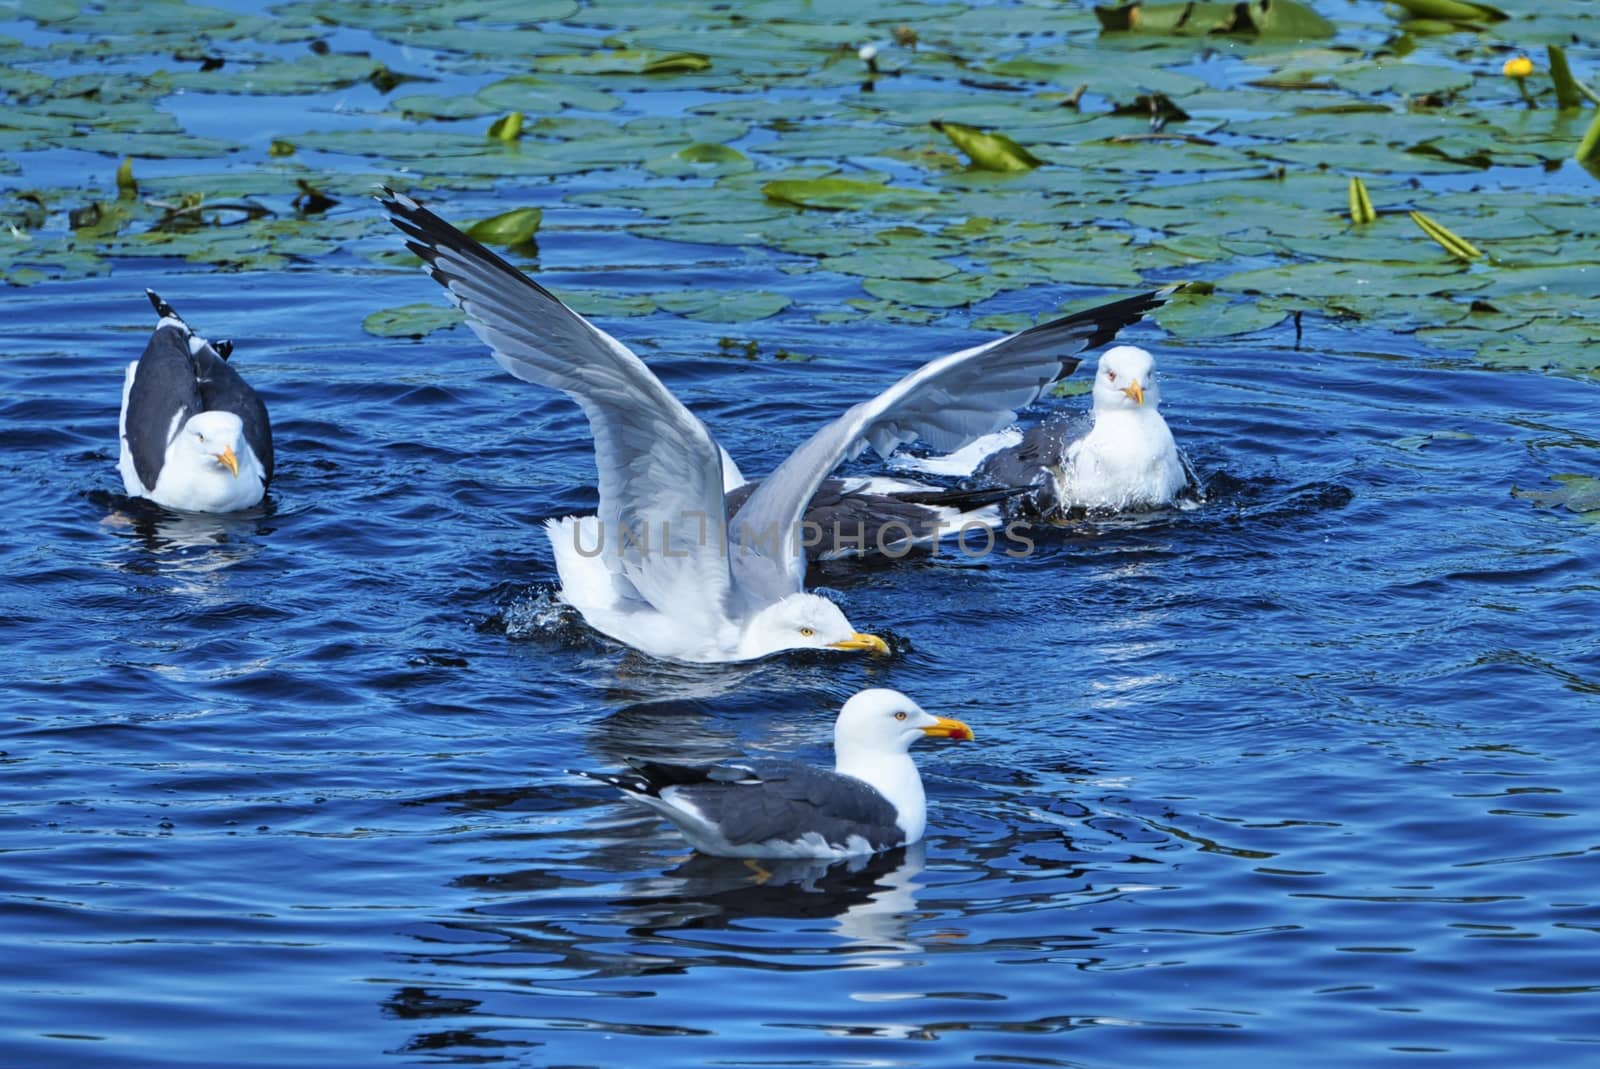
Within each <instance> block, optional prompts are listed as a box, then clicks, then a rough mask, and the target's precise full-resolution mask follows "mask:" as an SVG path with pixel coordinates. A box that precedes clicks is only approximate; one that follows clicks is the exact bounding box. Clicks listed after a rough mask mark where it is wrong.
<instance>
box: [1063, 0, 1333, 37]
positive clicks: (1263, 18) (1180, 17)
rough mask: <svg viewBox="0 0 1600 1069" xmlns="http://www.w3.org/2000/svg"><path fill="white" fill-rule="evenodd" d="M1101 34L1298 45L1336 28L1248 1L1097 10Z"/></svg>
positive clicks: (1281, 4)
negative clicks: (1229, 37)
mask: <svg viewBox="0 0 1600 1069" xmlns="http://www.w3.org/2000/svg"><path fill="white" fill-rule="evenodd" d="M1094 14H1095V17H1096V18H1097V19H1099V20H1100V28H1101V29H1102V30H1108V31H1112V32H1132V33H1156V34H1178V35H1183V36H1201V35H1206V34H1240V35H1244V36H1250V37H1277V38H1285V39H1288V38H1293V39H1299V40H1306V39H1314V38H1321V37H1332V36H1333V34H1334V25H1333V23H1331V22H1329V21H1328V20H1327V19H1325V18H1323V17H1322V16H1321V15H1319V14H1317V13H1316V12H1315V11H1313V10H1311V9H1310V8H1309V7H1306V6H1305V5H1303V4H1298V3H1295V2H1294V0H1250V2H1249V3H1234V4H1218V3H1209V4H1207V3H1166V4H1137V3H1136V4H1125V5H1124V6H1122V7H1117V8H1109V7H1097V8H1095V9H1094Z"/></svg>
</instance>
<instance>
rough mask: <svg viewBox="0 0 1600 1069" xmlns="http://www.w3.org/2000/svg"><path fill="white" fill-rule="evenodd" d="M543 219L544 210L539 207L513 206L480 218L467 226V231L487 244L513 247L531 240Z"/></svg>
mask: <svg viewBox="0 0 1600 1069" xmlns="http://www.w3.org/2000/svg"><path fill="white" fill-rule="evenodd" d="M543 219H544V212H543V211H541V210H540V209H538V208H513V209H512V210H511V211H509V212H501V213H500V214H499V215H494V216H490V217H489V218H488V219H480V220H479V221H478V222H476V223H473V224H472V225H471V226H469V227H467V230H466V233H467V236H468V237H470V238H475V239H476V240H478V241H481V242H483V243H484V244H486V245H500V246H502V247H505V248H512V247H514V246H517V245H521V244H523V243H525V242H527V241H529V240H531V239H532V238H533V235H534V234H535V233H537V232H538V230H539V224H540V222H542V221H543Z"/></svg>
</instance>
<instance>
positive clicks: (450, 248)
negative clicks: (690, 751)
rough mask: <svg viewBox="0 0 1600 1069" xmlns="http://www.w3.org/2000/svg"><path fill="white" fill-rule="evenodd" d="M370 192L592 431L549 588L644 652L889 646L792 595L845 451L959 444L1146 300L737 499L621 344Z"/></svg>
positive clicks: (506, 360) (926, 379)
mask: <svg viewBox="0 0 1600 1069" xmlns="http://www.w3.org/2000/svg"><path fill="white" fill-rule="evenodd" d="M378 200H379V201H380V202H381V203H382V204H383V206H384V207H385V208H386V209H387V210H388V212H389V217H390V221H391V222H392V223H393V224H394V225H395V226H396V227H397V228H398V229H399V230H400V232H401V233H402V234H403V235H404V236H405V238H406V246H407V247H408V248H409V249H411V251H412V252H414V253H416V254H417V255H418V256H420V257H421V258H422V261H423V264H424V266H425V267H426V269H427V271H428V273H429V274H430V275H431V276H432V277H433V279H434V281H436V282H438V283H439V284H440V285H442V286H443V287H444V288H445V290H446V291H447V292H448V293H449V295H450V297H451V299H452V300H453V301H454V302H455V303H456V304H457V305H459V306H460V307H461V309H462V310H463V311H464V312H465V313H466V317H467V323H468V325H469V326H470V327H471V328H472V330H473V331H474V332H475V333H476V334H477V335H478V337H479V338H481V339H483V341H484V342H485V343H486V344H487V345H488V346H489V349H490V351H491V354H492V355H493V357H494V359H495V361H496V362H497V363H499V364H500V366H501V367H503V368H505V369H506V370H507V371H509V372H511V374H513V375H515V376H516V377H517V378H519V379H523V380H524V381H527V382H535V383H539V384H541V385H543V386H547V387H551V388H554V389H558V390H562V391H564V392H565V393H567V395H568V396H570V397H571V398H572V399H573V400H574V401H576V402H577V403H578V405H579V406H580V407H581V408H582V409H583V410H584V414H585V415H587V416H588V418H589V429H590V432H591V433H592V434H593V436H594V443H595V463H596V467H597V469H598V475H599V478H598V483H599V506H598V511H597V513H596V515H593V516H582V517H576V516H569V517H566V518H564V519H553V520H550V521H548V522H547V524H546V531H547V533H548V535H549V537H550V543H551V547H552V549H553V551H554V554H555V562H556V571H557V572H558V574H559V575H560V579H561V596H562V597H563V598H564V599H565V600H566V601H567V602H568V603H569V604H571V605H572V606H573V607H575V608H576V609H578V611H579V612H580V613H582V615H583V617H584V619H585V620H586V621H587V622H588V623H589V624H590V626H592V627H594V628H595V629H596V630H598V631H601V632H603V633H604V634H607V635H609V636H611V637H612V638H614V639H617V640H618V641H620V642H623V643H626V644H627V645H629V646H632V647H634V648H636V649H638V650H641V651H643V652H645V653H648V654H650V655H652V656H656V657H661V658H667V659H671V660H679V661H690V662H721V661H743V660H751V659H754V658H758V657H763V656H766V655H768V654H771V653H776V652H778V651H781V650H788V649H802V648H831V649H842V650H871V651H875V652H879V653H882V652H887V648H888V647H887V644H886V643H885V642H884V641H883V640H882V639H881V638H878V637H877V636H875V635H870V634H863V633H861V632H858V631H856V630H855V628H854V627H852V626H851V624H850V623H849V621H848V620H846V619H845V615H844V613H843V612H841V611H840V609H839V607H838V606H837V605H835V604H834V603H833V602H831V601H828V600H827V599H825V598H822V597H820V596H818V595H815V594H808V593H806V592H805V590H804V579H805V568H806V555H807V554H806V551H807V548H808V547H807V543H808V542H810V541H812V540H813V536H815V535H817V534H818V532H819V531H820V532H821V536H822V537H826V536H827V534H828V533H830V532H829V528H828V527H827V526H826V525H825V524H823V523H821V522H820V521H818V520H817V519H816V518H815V517H814V516H813V517H809V518H810V522H812V523H815V524H817V526H816V527H807V526H806V524H807V521H808V513H809V510H810V507H811V504H812V501H813V498H814V497H815V496H816V495H817V494H818V491H819V489H821V488H822V486H823V484H824V482H826V481H828V476H829V474H830V473H831V472H832V471H833V469H834V468H835V467H836V466H837V465H838V464H839V463H840V462H841V461H843V460H845V459H847V458H850V457H854V456H856V455H858V454H859V453H860V452H861V451H862V450H863V449H865V448H866V447H867V446H868V445H871V446H872V447H873V448H874V449H875V450H876V451H877V452H878V454H879V455H880V456H885V457H887V456H888V455H889V454H891V453H892V452H894V450H895V449H896V448H897V447H899V446H901V445H904V444H907V443H909V442H912V441H915V440H917V439H918V438H921V439H924V440H926V441H927V442H929V443H930V444H931V445H933V446H934V447H935V448H944V449H956V448H959V447H960V446H962V445H963V444H965V443H966V442H968V441H971V440H972V439H974V438H976V437H978V436H980V435H983V434H987V433H989V432H991V431H994V430H997V429H998V428H1000V427H1004V426H1006V425H1008V424H1009V423H1010V422H1011V421H1012V420H1014V419H1015V418H1016V410H1017V409H1018V408H1020V407H1022V406H1023V405H1026V404H1028V403H1030V402H1032V401H1033V400H1034V399H1036V398H1037V397H1038V396H1039V394H1040V392H1041V391H1042V390H1043V389H1044V388H1045V387H1046V386H1048V385H1049V384H1050V383H1052V382H1054V381H1056V380H1057V379H1059V378H1060V377H1061V376H1063V375H1065V374H1067V373H1069V372H1070V371H1071V370H1072V369H1073V368H1075V367H1076V366H1077V365H1078V358H1077V356H1076V355H1075V354H1077V353H1079V352H1081V351H1083V350H1084V349H1085V348H1088V347H1090V346H1093V345H1100V344H1104V343H1105V342H1107V341H1109V340H1110V339H1111V338H1112V337H1113V336H1114V335H1115V333H1116V332H1117V331H1118V330H1120V329H1121V328H1122V327H1124V326H1126V325H1128V324H1129V323H1132V322H1134V321H1135V320H1137V319H1138V318H1139V317H1140V316H1142V315H1143V314H1144V313H1145V312H1146V311H1148V310H1149V309H1151V308H1154V307H1155V306H1157V305H1159V304H1160V303H1161V302H1162V301H1163V300H1165V299H1166V296H1167V293H1168V292H1170V291H1161V292H1158V293H1148V294H1144V295H1141V296H1138V297H1133V298H1128V299H1125V300H1121V301H1117V302H1115V303H1112V304H1108V305H1105V306H1103V307H1101V308H1096V309H1091V310H1090V311H1087V312H1080V313H1078V314H1077V315H1074V316H1069V317H1067V318H1066V319H1060V320H1056V321H1054V322H1052V323H1045V324H1042V325H1040V326H1037V327H1033V328H1032V329H1030V330H1025V331H1022V332H1021V333H1018V334H1012V335H1009V336H1007V337H1004V338H1000V339H998V340H996V341H991V342H987V343H985V344H983V345H978V346H975V347H973V348H971V349H965V350H963V351H961V352H958V353H953V354H951V355H949V356H945V357H941V358H940V359H938V360H934V361H932V362H930V363H928V364H925V365H924V366H922V367H921V368H918V369H917V370H916V371H913V372H912V373H910V374H909V375H906V376H905V377H904V378H902V379H901V380H900V381H899V382H897V383H895V384H894V385H893V386H891V387H889V389H887V390H885V391H884V392H883V393H881V394H879V395H878V396H876V397H874V398H872V399H871V400H868V401H864V402H862V403H860V404H858V405H855V406H854V407H852V408H851V409H849V410H848V411H847V412H845V413H844V415H842V416H840V417H839V418H838V419H836V420H834V421H833V422H832V423H829V424H827V425H826V426H824V427H823V428H822V429H820V430H819V431H817V432H816V433H815V434H813V435H812V436H811V438H810V439H809V440H807V441H806V442H805V443H803V444H802V445H801V446H800V447H799V448H798V449H796V450H795V451H794V452H793V453H791V454H790V455H789V457H788V459H787V460H785V461H784V462H783V463H782V464H780V465H779V466H778V468H777V470H776V471H774V472H773V473H772V475H771V476H769V477H768V478H766V479H765V480H763V481H762V482H761V483H760V484H759V485H758V486H757V487H756V488H755V489H754V490H753V491H751V492H750V493H749V496H748V497H747V498H745V499H744V502H743V504H741V505H740V506H739V508H738V510H737V512H735V513H734V514H733V516H732V518H731V519H729V518H728V516H727V513H726V503H727V501H726V496H725V495H726V493H727V491H728V490H730V489H734V488H738V487H739V486H741V485H742V484H743V483H744V481H745V480H744V478H743V476H742V475H741V474H740V472H739V469H738V466H737V465H736V464H734V462H733V458H732V457H730V456H729V455H728V453H727V451H726V450H724V449H723V448H722V447H721V446H719V445H718V444H717V443H716V441H715V440H713V439H712V437H711V433H710V432H709V431H708V430H707V429H706V426H705V424H703V423H701V422H700V420H699V419H698V418H696V417H695V416H694V415H693V414H692V413H691V412H690V411H689V410H688V409H687V408H685V407H684V406H683V404H682V403H681V402H680V401H679V400H678V399H677V398H676V397H674V396H673V395H672V394H671V393H670V392H669V391H668V390H667V388H666V387H665V386H664V385H662V383H661V381H660V380H659V379H657V378H656V376H655V374H654V373H652V372H651V371H650V369H649V368H648V367H647V366H645V364H644V362H643V361H642V360H640V359H639V358H638V357H637V356H636V355H634V353H633V352H632V351H631V350H629V349H628V348H627V347H626V346H625V345H623V344H622V343H621V342H619V341H617V340H616V339H615V338H613V337H611V336H610V335H609V334H607V333H605V332H604V331H602V330H600V329H599V328H597V327H595V326H594V325H593V324H592V323H590V322H589V321H588V320H586V319H584V318H583V317H582V316H580V315H578V314H577V313H576V312H574V311H573V310H572V309H570V308H568V307H567V306H566V305H565V304H563V303H561V301H560V300H559V299H557V298H556V297H555V296H554V295H553V294H552V293H550V291H549V290H546V289H545V288H544V287H543V286H541V285H539V284H538V283H537V282H535V281H533V280H532V279H530V278H528V277H527V276H526V275H524V274H523V273H522V272H521V271H518V270H517V269H516V268H515V267H513V266H512V265H510V264H509V263H507V262H506V261H505V260H503V259H501V258H500V257H499V256H497V255H496V254H494V253H493V252H490V251H489V250H488V249H486V248H484V247H483V246H482V245H480V244H479V243H478V242H476V241H474V240H473V239H471V238H469V237H467V236H466V235H465V234H463V233H461V231H459V230H457V229H456V228H455V227H453V226H451V225H450V224H449V223H446V222H445V221H444V220H443V219H441V218H439V217H438V216H437V215H435V214H434V213H433V212H431V211H429V210H428V209H426V208H424V207H422V206H421V205H419V204H418V203H417V202H416V201H414V200H412V199H411V198H410V197H407V196H405V195H404V194H401V193H395V192H393V191H390V190H385V191H384V193H383V195H381V196H380V197H379V198H378Z"/></svg>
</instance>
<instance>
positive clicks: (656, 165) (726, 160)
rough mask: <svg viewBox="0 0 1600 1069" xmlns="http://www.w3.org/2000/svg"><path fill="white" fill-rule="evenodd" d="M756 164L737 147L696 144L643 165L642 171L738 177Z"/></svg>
mask: <svg viewBox="0 0 1600 1069" xmlns="http://www.w3.org/2000/svg"><path fill="white" fill-rule="evenodd" d="M755 166H756V165H755V164H754V163H753V162H751V160H750V157H748V156H746V155H745V154H744V153H742V152H740V151H739V150H738V149H736V148H730V147H728V146H727V145H719V144H716V143H715V142H708V141H696V142H695V143H694V144H692V145H685V146H684V147H683V148H681V149H679V150H678V151H676V152H674V153H672V154H671V155H670V156H664V157H657V158H655V159H653V160H650V161H648V162H647V163H646V164H645V169H646V170H648V171H650V172H651V173H652V174H660V175H677V176H680V177H682V176H686V175H724V174H739V173H741V172H744V171H753V170H755Z"/></svg>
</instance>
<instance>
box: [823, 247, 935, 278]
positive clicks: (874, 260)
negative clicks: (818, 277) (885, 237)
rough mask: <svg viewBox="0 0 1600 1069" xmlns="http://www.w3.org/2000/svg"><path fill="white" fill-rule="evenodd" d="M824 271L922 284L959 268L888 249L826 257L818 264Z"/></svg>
mask: <svg viewBox="0 0 1600 1069" xmlns="http://www.w3.org/2000/svg"><path fill="white" fill-rule="evenodd" d="M817 266H818V267H821V268H822V269H823V270H824V271H838V272H840V273H841V274H846V275H858V276H860V277H862V278H899V279H913V280H919V281H931V280H934V279H940V278H948V277H950V276H951V275H953V274H955V273H956V272H957V271H959V270H960V268H958V267H956V265H954V264H951V263H946V262H945V261H943V260H937V259H934V258H933V257H931V256H919V255H917V254H915V253H907V252H905V251H904V250H902V249H899V248H895V247H887V248H880V249H871V250H867V251H864V252H852V253H845V254H844V255H842V256H827V257H824V258H823V259H822V261H821V262H820V263H819V264H818V265H817Z"/></svg>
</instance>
